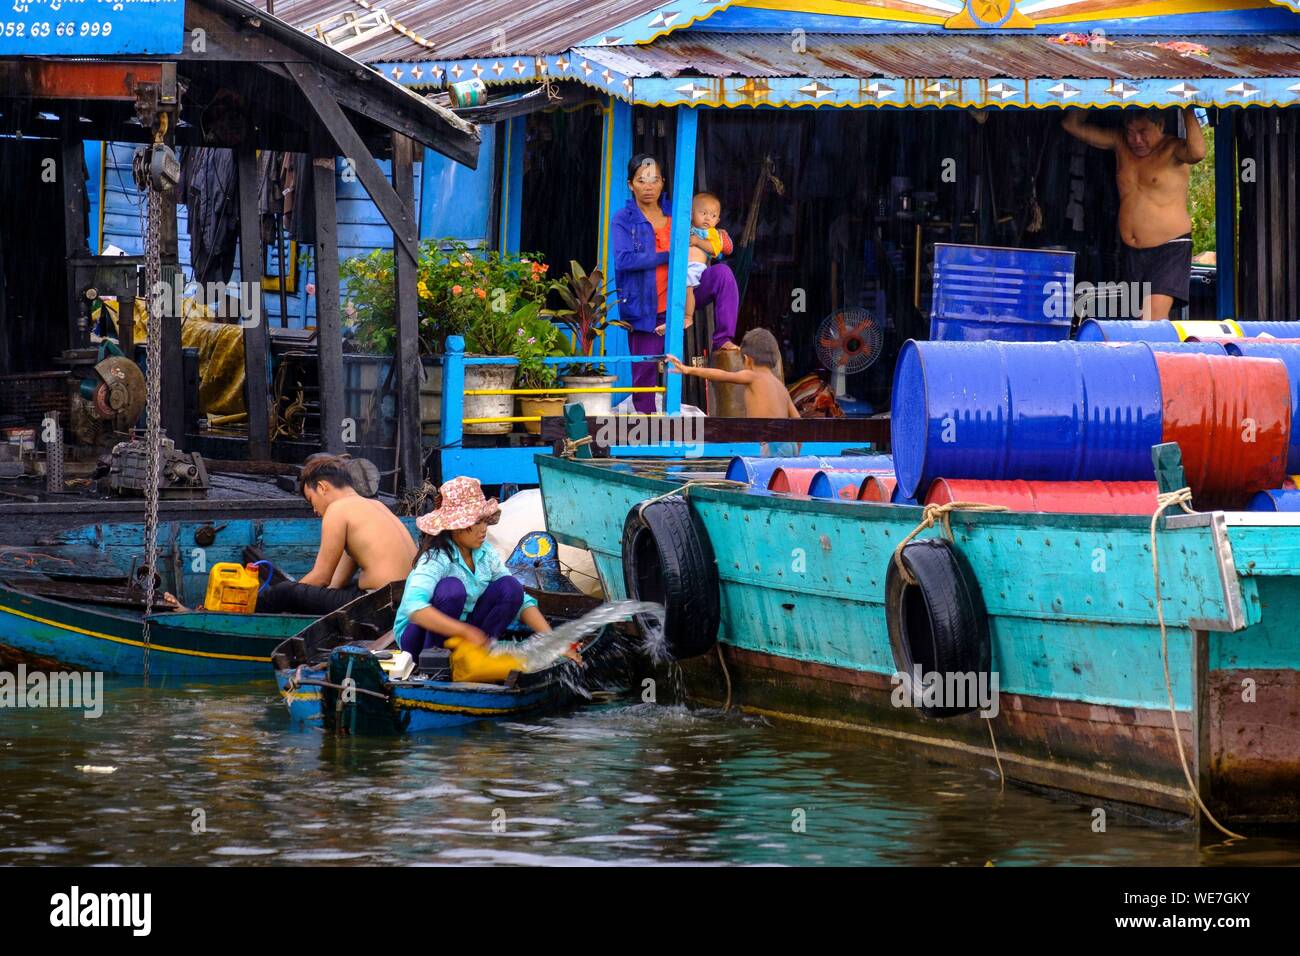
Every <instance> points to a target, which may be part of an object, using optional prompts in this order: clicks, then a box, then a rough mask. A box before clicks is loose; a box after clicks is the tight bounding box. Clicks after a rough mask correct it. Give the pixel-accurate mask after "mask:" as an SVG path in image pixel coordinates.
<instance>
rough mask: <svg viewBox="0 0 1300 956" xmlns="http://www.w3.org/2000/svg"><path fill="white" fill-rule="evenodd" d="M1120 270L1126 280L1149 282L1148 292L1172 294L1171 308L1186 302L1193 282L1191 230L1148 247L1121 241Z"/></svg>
mask: <svg viewBox="0 0 1300 956" xmlns="http://www.w3.org/2000/svg"><path fill="white" fill-rule="evenodd" d="M1119 271H1120V278H1121V279H1122V280H1123V281H1125V282H1137V283H1150V284H1151V288H1150V294H1151V295H1167V296H1172V297H1173V300H1174V308H1179V307H1181V306H1184V305H1187V301H1188V294H1189V292H1190V289H1191V285H1192V234H1191V233H1190V232H1189V233H1188V234H1187V235H1185V236H1179V237H1178V238H1177V239H1171V240H1169V241H1168V242H1166V243H1164V244H1163V245H1159V246H1152V247H1151V248H1149V249H1135V248H1133V247H1132V246H1130V245H1127V244H1124V243H1121V244H1120V253H1119ZM1143 301H1145V300H1143ZM1135 318H1136V316H1135Z"/></svg>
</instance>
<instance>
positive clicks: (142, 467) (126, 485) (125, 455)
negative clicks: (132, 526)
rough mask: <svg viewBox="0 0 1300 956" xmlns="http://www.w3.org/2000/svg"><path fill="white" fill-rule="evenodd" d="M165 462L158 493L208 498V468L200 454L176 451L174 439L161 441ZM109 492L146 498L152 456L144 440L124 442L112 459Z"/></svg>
mask: <svg viewBox="0 0 1300 956" xmlns="http://www.w3.org/2000/svg"><path fill="white" fill-rule="evenodd" d="M158 451H159V454H160V455H161V457H162V463H161V466H160V468H159V476H158V493H159V495H160V497H162V498H170V499H175V498H206V497H207V496H208V469H207V467H206V466H205V465H204V464H203V456H202V455H200V454H199V453H198V452H183V451H177V450H176V443H175V442H173V441H172V440H171V439H170V438H164V439H163V440H162V441H161V442H159V446H158ZM104 480H105V482H106V483H107V485H108V490H109V491H110V492H112V493H113V494H115V495H130V496H132V497H136V496H143V495H144V492H145V486H146V485H147V484H148V481H149V454H148V447H147V445H146V444H145V442H144V441H142V440H140V439H136V440H135V441H126V442H121V443H119V444H117V445H115V446H114V447H113V451H112V453H111V455H110V456H109V468H108V477H107V478H105V479H104Z"/></svg>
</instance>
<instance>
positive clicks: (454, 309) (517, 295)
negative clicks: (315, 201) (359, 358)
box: [339, 239, 553, 355]
mask: <svg viewBox="0 0 1300 956" xmlns="http://www.w3.org/2000/svg"><path fill="white" fill-rule="evenodd" d="M548 268H549V267H548V266H547V265H546V264H544V263H543V262H542V261H541V259H540V257H539V256H536V255H532V254H528V253H525V254H522V255H517V256H516V255H505V256H503V255H501V254H500V253H498V252H494V251H485V250H473V249H470V248H469V246H467V245H466V244H465V243H463V242H460V241H457V240H452V239H426V240H425V241H423V242H421V243H420V258H419V261H418V262H417V264H416V272H417V277H416V294H417V296H418V303H419V304H418V316H419V336H420V347H421V351H423V352H425V353H426V354H437V353H440V352H442V351H444V350H445V349H446V342H447V337H448V336H450V335H463V336H465V337H466V348H467V349H468V350H469V351H473V352H479V353H480V354H486V355H510V354H513V353H511V352H509V351H505V352H501V351H496V349H499V348H501V347H503V346H502V344H501V343H502V342H504V341H506V336H505V334H504V333H505V331H506V328H505V327H506V326H507V325H508V324H509V323H510V322H512V321H514V317H515V316H516V315H517V314H519V313H521V312H523V311H524V310H526V309H527V308H528V307H529V306H530V305H531V306H532V307H534V310H535V309H540V308H541V306H542V305H543V304H544V303H545V301H546V296H547V294H548V293H549V292H550V289H551V286H552V284H553V283H552V282H551V281H550V280H549V279H548V278H547V275H546V273H547V270H548ZM339 271H340V275H341V277H342V279H343V281H344V282H345V284H346V288H347V294H346V298H345V306H344V314H345V315H346V317H347V319H348V320H349V321H350V322H351V323H352V324H353V326H354V327H355V330H356V339H357V343H358V345H360V347H361V348H363V349H365V350H366V351H372V352H379V353H383V354H392V352H393V346H394V344H395V342H396V339H397V330H396V314H397V313H396V305H397V301H396V291H395V289H396V286H395V271H394V266H393V253H392V250H389V249H379V250H376V251H375V252H372V253H370V254H369V255H366V256H357V257H355V258H352V259H348V260H347V261H346V262H344V263H343V265H342V266H341V267H340V270H339ZM525 314H527V313H525ZM517 327H518V322H517V321H515V324H514V325H510V327H509V332H510V333H513V332H514V330H515V329H516V328H517Z"/></svg>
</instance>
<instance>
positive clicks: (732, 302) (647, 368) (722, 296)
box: [628, 262, 740, 415]
mask: <svg viewBox="0 0 1300 956" xmlns="http://www.w3.org/2000/svg"><path fill="white" fill-rule="evenodd" d="M710 304H712V305H713V343H712V348H713V349H715V350H716V349H720V348H722V346H724V345H726V344H727V343H728V342H730V341H732V340H733V339H734V338H735V337H736V317H737V315H738V313H739V312H740V292H739V290H738V289H737V287H736V277H735V275H734V274H733V273H732V271H731V267H730V266H728V265H727V264H726V263H725V262H719V263H716V264H715V265H711V266H709V267H708V268H707V269H705V270H704V271H703V272H702V273H700V284H699V285H697V286H696V287H695V314H696V315H697V316H698V315H700V314H701V313H702V312H703V311H704V309H705V308H707V307H708V306H709V305H710ZM663 321H664V314H663V313H662V312H661V313H659V315H657V316H656V317H655V325H662V324H663ZM628 348H629V349H630V350H631V353H632V354H633V355H662V354H663V353H664V337H663V336H662V335H656V334H655V333H654V330H653V329H651V330H649V331H644V332H643V331H639V330H637V329H633V330H632V331H631V332H629V333H628ZM658 375H659V372H658V369H656V368H655V364H654V363H653V362H637V363H635V364H634V365H633V366H632V385H633V386H634V387H640V388H648V387H650V386H653V385H654V384H655V382H656V381H657V380H658ZM632 406H633V407H634V408H635V409H636V410H637V411H638V412H640V413H641V414H642V415H650V414H653V412H654V410H655V393H654V392H636V393H634V394H633V396H632Z"/></svg>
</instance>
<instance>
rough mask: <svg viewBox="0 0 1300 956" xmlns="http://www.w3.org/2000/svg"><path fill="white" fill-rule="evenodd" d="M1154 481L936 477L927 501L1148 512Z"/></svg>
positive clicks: (1021, 508)
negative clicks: (1000, 479) (990, 479)
mask: <svg viewBox="0 0 1300 956" xmlns="http://www.w3.org/2000/svg"><path fill="white" fill-rule="evenodd" d="M1156 491H1157V486H1156V483H1155V482H1154V481H982V480H980V479H978V478H936V479H935V481H934V483H933V484H932V485H930V493H929V494H928V495H926V498H925V503H926V504H927V505H946V504H950V503H952V502H954V501H974V502H979V503H980V504H984V505H1004V506H1006V507H1007V508H1009V509H1010V510H1011V511H1044V512H1049V513H1052V514H1078V515H1150V514H1154V513H1155V510H1156Z"/></svg>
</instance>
